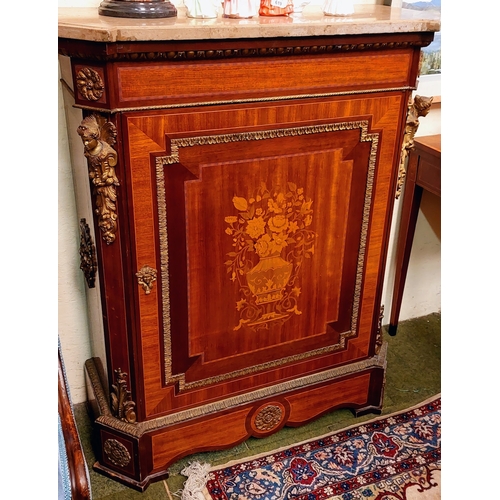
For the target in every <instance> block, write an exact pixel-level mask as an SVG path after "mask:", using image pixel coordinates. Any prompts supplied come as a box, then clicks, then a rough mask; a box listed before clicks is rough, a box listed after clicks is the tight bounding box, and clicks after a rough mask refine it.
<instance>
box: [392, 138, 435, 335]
mask: <svg viewBox="0 0 500 500" xmlns="http://www.w3.org/2000/svg"><path fill="white" fill-rule="evenodd" d="M414 144H415V148H414V149H413V150H412V151H411V153H410V155H409V158H408V172H407V176H406V186H405V190H404V194H403V201H402V203H403V205H402V209H401V222H400V227H399V235H398V241H397V249H396V276H395V279H394V293H393V296H392V307H391V317H390V323H389V335H396V331H397V328H398V321H399V313H400V311H401V302H402V300H403V292H404V287H405V281H406V274H407V272H408V264H409V262H410V254H411V246H412V243H413V236H414V234H415V227H416V225H417V217H418V210H419V208H420V200H421V199H422V192H423V190H424V189H425V190H427V191H429V192H431V193H433V194H435V195H437V196H441V134H438V135H429V136H425V137H417V138H415V140H414Z"/></svg>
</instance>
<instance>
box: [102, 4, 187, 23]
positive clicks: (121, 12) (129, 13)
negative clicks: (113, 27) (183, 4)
mask: <svg viewBox="0 0 500 500" xmlns="http://www.w3.org/2000/svg"><path fill="white" fill-rule="evenodd" d="M99 14H100V15H101V16H111V17H133V18H136V19H156V18H161V17H176V16H177V9H176V8H175V6H174V5H173V4H171V3H170V2H169V1H168V0H149V1H148V2H139V1H136V0H104V1H103V2H101V5H100V6H99Z"/></svg>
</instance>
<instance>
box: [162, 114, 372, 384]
mask: <svg viewBox="0 0 500 500" xmlns="http://www.w3.org/2000/svg"><path fill="white" fill-rule="evenodd" d="M345 131H354V132H356V135H357V141H358V142H360V143H367V144H368V145H369V149H368V155H367V158H366V163H367V166H366V168H367V174H366V176H365V180H364V183H365V186H364V190H365V195H364V201H363V208H362V211H363V214H364V215H363V217H362V225H361V233H360V234H358V244H357V251H358V259H357V271H356V276H357V279H356V276H355V277H354V278H355V282H356V284H355V287H354V290H353V296H352V311H351V317H350V325H349V327H348V328H347V329H346V330H344V331H343V332H342V334H341V336H340V338H339V341H338V342H335V343H333V344H332V343H330V344H329V345H326V346H324V347H320V348H316V349H311V350H307V351H305V352H301V353H299V354H293V355H290V356H283V357H281V358H280V359H275V360H273V361H270V362H265V363H260V364H259V363H257V364H252V365H251V366H247V367H244V368H241V369H235V370H233V371H231V372H229V373H227V374H218V375H217V376H215V377H206V378H202V379H200V380H193V381H190V382H187V381H186V379H185V377H184V374H180V375H175V374H174V372H173V369H172V355H171V353H172V337H171V324H170V298H171V293H172V291H171V284H170V273H169V254H170V248H169V228H168V222H167V211H168V210H167V206H166V204H165V199H166V191H165V182H166V178H165V176H166V175H168V171H169V170H168V169H166V168H165V167H167V166H169V165H175V164H178V163H179V162H181V158H182V157H183V154H184V151H185V150H186V149H191V148H197V147H204V146H207V145H220V144H227V143H242V144H247V143H252V142H254V141H273V140H279V139H283V138H293V137H300V136H306V135H307V136H312V135H314V134H332V138H333V136H334V134H336V133H338V132H345ZM377 147H378V134H373V133H369V132H368V122H367V121H352V122H340V123H330V124H323V125H314V126H304V127H291V128H280V129H267V130H259V131H254V132H245V133H235V134H222V135H217V134H215V135H207V136H197V137H189V138H179V139H172V140H171V142H170V150H171V154H170V155H168V156H161V157H157V159H156V175H157V192H158V214H159V224H160V251H161V259H162V266H161V268H162V297H163V311H164V314H163V318H164V324H163V327H164V341H165V371H166V376H167V381H168V382H174V381H175V382H179V387H180V389H181V390H187V389H191V388H194V387H200V386H203V385H207V384H213V383H216V382H219V381H221V380H226V379H229V378H234V377H237V376H242V375H248V374H250V373H255V372H258V371H262V370H265V369H268V368H273V367H278V366H280V365H284V364H286V363H289V362H291V361H298V360H302V359H307V358H309V357H313V356H317V355H320V354H326V353H328V352H332V351H335V350H338V349H342V348H343V347H344V346H345V342H346V339H347V338H348V337H349V336H351V335H353V334H354V333H355V332H356V326H357V318H358V314H359V300H360V291H361V274H362V268H363V264H364V255H365V245H366V237H367V227H368V214H369V211H370V205H371V199H372V184H373V175H374V170H375V158H376V154H377ZM339 155H340V156H339ZM314 162H319V164H322V165H325V167H324V168H326V169H328V167H327V166H328V165H336V167H334V168H333V170H335V171H337V170H338V172H339V174H338V175H341V176H342V175H347V177H345V178H338V179H337V180H334V182H335V183H336V184H337V185H338V186H345V187H340V190H341V191H342V190H349V187H348V186H349V185H350V182H351V180H350V175H351V174H348V173H347V172H349V171H350V169H351V168H352V166H350V164H349V162H347V163H344V162H342V161H341V153H340V150H337V152H334V151H332V152H325V153H320V152H318V153H310V154H306V153H304V155H300V154H297V155H294V156H292V157H286V158H284V159H281V160H280V159H279V158H278V159H272V158H271V159H263V158H260V159H259V160H258V164H259V168H261V170H262V172H281V173H280V174H279V175H280V176H281V177H283V176H287V175H289V174H287V173H286V172H288V170H289V169H290V168H291V169H292V170H290V172H297V173H298V172H300V171H301V169H302V171H303V172H304V170H303V169H304V168H305V167H304V165H307V164H309V163H311V164H314ZM253 165H254V163H253V162H252V160H251V159H249V160H248V161H244V160H240V161H237V162H236V163H234V164H232V163H231V162H226V163H224V164H222V165H216V164H213V165H212V164H205V166H204V167H203V175H202V182H201V183H200V182H189V183H188V185H187V196H188V200H191V197H192V202H191V201H189V202H188V206H191V205H194V206H197V207H199V208H200V211H201V213H204V210H205V209H206V210H207V211H208V210H209V209H210V210H211V209H212V208H211V207H212V206H211V205H206V206H203V201H202V200H206V199H208V198H209V197H208V196H206V195H207V194H208V193H209V192H210V190H211V189H212V188H211V187H210V186H211V185H212V184H211V182H212V181H211V180H210V179H211V178H212V177H211V176H213V175H217V174H216V173H215V172H216V171H218V169H221V168H222V169H223V170H224V172H225V173H224V175H225V176H230V175H231V174H230V172H231V170H232V169H233V168H236V166H237V168H238V169H239V171H240V172H245V169H249V170H248V172H249V173H250V172H251V171H252V170H253V169H254V168H255V167H254V166H253ZM227 169H229V170H227ZM342 172H343V173H342ZM221 175H222V174H221ZM266 175H267V174H266ZM290 175H293V174H290ZM300 175H303V174H300ZM308 175H312V177H311V178H309V180H308V181H307V182H308V183H312V182H313V178H314V175H319V174H318V172H316V174H314V173H312V172H310V173H309V174H308ZM331 175H334V176H335V175H336V174H334V173H331ZM189 178H190V179H191V178H192V177H189ZM304 179H306V178H304ZM333 179H334V178H332V180H333ZM256 180H258V179H256ZM293 181H294V179H293V178H292V177H290V180H289V181H288V182H287V183H286V184H285V185H284V187H283V190H282V191H280V190H277V189H276V186H275V187H274V188H272V189H271V190H268V188H267V185H266V187H264V183H262V184H260V183H259V184H257V185H258V186H259V185H260V187H258V188H257V190H255V189H251V190H250V192H249V193H248V194H247V195H246V197H245V198H244V197H243V196H239V195H240V194H243V193H241V192H239V191H237V190H235V188H233V187H229V189H228V191H231V198H230V199H231V205H232V210H235V211H236V212H237V213H238V212H239V215H237V216H235V215H229V212H227V211H225V212H224V213H223V214H221V218H222V219H223V220H224V222H225V226H224V229H223V231H224V233H223V234H222V236H221V237H218V238H219V239H218V240H217V241H219V240H220V241H221V242H222V241H223V239H226V238H227V239H228V240H229V241H228V242H227V243H228V244H227V246H226V248H228V250H229V251H225V252H224V253H222V254H220V255H219V257H218V259H223V260H221V263H222V262H223V263H224V264H223V265H224V266H225V269H224V274H225V275H227V276H225V278H224V279H226V280H229V281H231V278H233V273H234V277H235V278H237V277H238V275H239V278H241V281H238V283H237V284H235V286H234V287H232V296H234V297H235V299H234V300H233V301H232V305H231V303H228V304H227V309H228V311H230V310H233V311H235V312H236V314H233V315H231V314H227V311H226V312H225V313H224V319H226V318H228V317H229V318H231V319H230V320H229V321H231V323H227V326H226V327H224V328H225V330H224V332H223V337H221V338H222V339H223V341H224V342H225V343H227V342H228V335H227V334H226V332H227V331H233V332H235V333H234V334H233V335H237V333H238V330H240V329H242V328H249V329H260V328H264V329H266V328H267V329H269V328H270V326H271V324H272V326H273V327H275V326H280V325H282V324H283V322H284V321H286V320H288V319H290V317H291V316H296V317H297V318H300V320H302V321H307V319H305V318H306V316H302V310H301V309H300V308H301V307H302V308H303V307H304V305H300V295H301V285H300V279H299V278H300V268H301V266H302V268H305V267H306V266H307V265H309V263H310V262H313V261H314V260H317V259H315V257H314V244H315V241H316V238H318V241H321V236H322V235H321V229H320V227H321V224H323V225H324V224H325V223H326V219H324V220H323V219H320V223H319V225H318V229H316V228H315V227H314V226H313V225H312V224H313V222H312V221H313V213H314V210H318V208H314V209H313V206H314V201H315V200H314V199H313V198H310V197H309V195H308V193H307V190H306V189H305V188H304V187H303V185H302V184H301V183H294V182H293ZM213 182H214V183H215V182H217V180H216V179H215V178H214V180H213ZM339 183H340V184H339ZM202 184H206V186H207V187H206V188H203V189H205V190H206V192H205V191H204V190H203V189H202V188H201V185H202ZM326 184H328V183H326ZM213 185H214V186H215V184H213ZM311 185H312V184H311ZM235 187H236V185H235ZM198 188H199V189H202V191H199V192H198V193H197V189H198ZM214 189H215V187H214ZM259 190H260V191H259ZM259 193H260V194H259ZM259 196H260V198H261V200H260V201H261V202H262V198H263V197H264V196H266V200H267V210H270V211H269V212H268V214H271V215H272V216H273V217H274V219H270V220H273V221H274V223H273V222H271V226H269V222H268V221H265V222H266V224H267V226H268V227H267V229H269V232H270V234H267V237H268V238H269V241H267V239H266V242H267V243H270V242H272V241H274V245H275V248H279V245H281V247H282V250H283V252H282V255H283V256H288V257H286V258H284V257H279V258H278V255H276V252H275V255H274V258H275V259H276V260H278V259H281V260H280V264H281V265H282V266H284V267H285V271H284V273H285V274H287V272H288V271H286V269H288V270H290V268H292V269H293V271H290V276H289V278H290V280H291V281H290V280H289V282H288V283H287V284H284V283H282V284H281V288H280V289H279V290H277V291H276V292H274V293H275V294H276V295H279V296H280V297H279V298H280V300H281V301H282V303H285V304H288V307H286V308H285V307H283V308H282V309H280V310H278V309H277V308H276V303H277V301H274V302H272V301H271V299H272V297H271V298H269V300H268V298H264V299H263V298H262V296H261V298H260V299H259V297H257V296H256V294H255V293H254V292H252V288H251V287H252V285H251V284H249V282H248V280H247V277H246V276H245V274H248V272H250V270H251V269H253V268H254V267H255V266H256V265H258V263H257V262H259V259H257V258H255V260H254V261H252V259H251V258H250V253H253V256H252V257H256V255H257V254H258V249H259V248H262V249H263V248H264V243H265V242H259V241H257V240H256V241H255V242H253V243H252V245H253V247H252V250H253V251H252V252H246V253H247V254H248V259H247V262H255V264H253V263H252V264H249V263H246V264H243V266H240V265H239V263H236V264H235V263H234V259H237V258H240V259H241V258H242V255H240V256H239V257H237V256H236V255H234V254H236V253H237V252H235V251H234V248H233V247H232V244H233V243H235V242H234V239H235V238H234V236H235V234H234V232H235V231H240V233H238V235H239V236H240V237H241V238H243V239H245V238H246V240H245V241H248V239H249V238H250V234H248V232H245V231H242V230H241V228H239V229H237V228H236V226H235V224H236V223H237V221H246V224H247V226H246V227H247V228H248V222H249V221H252V220H254V221H255V225H256V226H257V225H258V224H259V222H258V219H259V217H260V215H257V210H259V207H257V198H258V197H259ZM322 196H323V197H325V196H326V194H325V193H324V194H323V195H322ZM194 197H197V199H199V200H200V201H199V202H198V201H195V198H194ZM330 198H331V197H330ZM334 198H335V197H333V198H331V199H328V202H326V201H323V204H324V203H327V204H326V205H324V208H323V210H324V211H325V212H327V213H328V216H331V214H332V213H334V211H335V203H334V201H332V200H334ZM243 200H245V201H243ZM251 200H255V201H253V203H250V201H251ZM245 202H246V206H245ZM289 202H291V203H292V205H291V206H288V203H289ZM200 203H202V204H201V205H200ZM280 204H281V205H280ZM250 205H252V206H253V208H252V207H250ZM265 206H266V204H265V203H264V204H262V203H261V207H260V209H261V210H262V212H259V214H263V213H264V212H263V207H265ZM280 207H281V208H280ZM238 208H242V209H243V208H246V209H247V210H240V211H238ZM283 209H284V210H285V212H286V211H287V210H288V209H291V211H292V212H290V213H296V220H292V219H287V221H288V222H287V224H289V226H288V228H289V232H290V231H291V228H293V229H294V230H295V232H297V231H299V228H300V229H301V231H302V233H300V238H301V240H300V242H301V243H302V244H301V245H300V246H299V245H298V243H299V241H298V240H294V239H293V237H292V236H293V235H291V234H290V235H289V237H287V238H286V239H283V238H284V237H285V236H286V235H285V233H283V234H282V233H280V232H279V231H272V229H279V228H278V224H279V223H281V224H285V222H284V219H283V218H281V215H282V214H281V213H280V212H279V211H280V210H283ZM346 209H347V207H344V208H342V210H346ZM248 210H250V211H248ZM252 210H255V213H253V212H252ZM272 210H275V212H273V211H272ZM294 211H295V212H294ZM242 214H243V215H242ZM297 214H298V215H297ZM299 215H300V217H299ZM278 216H280V217H278ZM233 217H236V222H232V221H234V219H233ZM245 217H246V218H245ZM341 219H342V220H344V218H341ZM228 221H229V222H228ZM199 224H203V222H201V221H198V222H195V221H191V222H189V227H196V228H199ZM231 224H232V227H231ZM261 225H262V223H261ZM295 226H297V229H295ZM228 229H229V230H228ZM254 229H255V231H256V232H255V234H257V233H258V231H259V229H256V228H255V227H254ZM339 230H340V229H339ZM193 231H194V230H193ZM323 231H324V229H323ZM345 231H346V227H344V228H343V229H342V230H341V233H342V232H345ZM230 232H232V233H233V234H229V233H230ZM250 232H251V230H250ZM318 233H319V235H318ZM273 235H274V236H273ZM207 236H208V233H207ZM261 236H264V234H262V235H261ZM188 238H189V235H188ZM272 238H274V240H273V239H272ZM280 238H281V239H280ZM302 238H305V240H304V239H302ZM323 238H324V236H323ZM292 240H293V242H292ZM278 241H279V242H280V243H279V244H278ZM221 244H222V243H221ZM246 245H247V250H248V245H250V243H246ZM256 245H257V246H256ZM260 245H262V247H261V246H260ZM288 246H289V247H290V248H287V247H288ZM296 247H299V251H297V248H296ZM285 248H287V250H288V253H287V252H285V251H284V250H285ZM256 250H257V251H256ZM262 251H263V252H264V253H265V251H264V250H262ZM269 255H271V254H269ZM192 258H193V259H194V260H193V261H192V262H191V263H190V265H191V266H192V268H193V269H198V268H199V267H200V266H201V267H205V268H206V267H209V266H211V265H212V264H211V262H212V261H209V260H203V259H202V260H199V259H198V260H196V258H195V257H192ZM231 259H233V261H231ZM287 259H288V260H287ZM303 261H306V262H303ZM260 262H262V260H260ZM290 264H291V266H290ZM325 265H326V266H327V267H324V266H325ZM328 265H330V266H331V265H332V264H331V263H330V264H327V263H326V262H325V263H318V266H319V267H323V268H324V272H325V273H326V274H329V273H332V272H334V271H333V269H331V268H329V267H328ZM337 265H341V261H338V264H337ZM235 266H236V267H235ZM245 266H246V267H245ZM277 268H278V264H277V263H272V265H271V266H269V269H270V270H268V271H267V273H268V274H269V276H271V277H273V276H274V277H275V276H277V273H278V271H277ZM318 269H319V268H318ZM280 272H281V271H280ZM317 272H318V273H320V272H321V271H319V270H318V271H317ZM269 276H268V279H269ZM243 278H245V280H246V283H244V282H243ZM292 278H293V280H292ZM214 280H217V278H216V277H215V275H214V278H213V279H212V280H211V281H210V283H211V285H210V286H211V290H212V293H213V294H215V293H216V292H215V289H214V288H213V282H214ZM234 281H236V279H235V280H234ZM193 287H194V285H193ZM227 288H228V287H227V286H226V285H224V289H227ZM230 288H231V287H230ZM246 297H248V299H246ZM259 300H260V303H259ZM245 301H248V302H250V301H253V302H252V304H251V305H252V306H253V308H254V310H256V311H257V313H256V315H255V317H254V321H253V322H252V320H248V317H245V316H244V313H245V306H246V305H247V304H245ZM273 304H274V306H273ZM299 305H300V307H299ZM337 307H338V304H337ZM197 309H198V310H200V311H201V312H200V313H199V316H198V317H199V318H200V321H203V328H204V329H206V330H207V331H211V330H210V328H212V329H214V328H215V329H216V328H219V327H218V326H216V325H214V324H213V323H211V319H212V318H211V317H210V313H209V311H208V310H207V311H204V309H203V304H202V300H199V301H198V300H197ZM281 310H284V313H281ZM331 314H333V317H335V316H336V315H337V314H338V312H335V311H334V310H332V311H331ZM232 318H234V319H232ZM325 319H326V317H325ZM247 320H248V321H247ZM252 323H253V324H252ZM191 324H192V325H193V326H192V329H193V330H194V329H195V325H196V318H194V319H193V318H192V319H191ZM201 324H202V323H200V325H201ZM211 325H212V326H211ZM200 328H201V326H200ZM318 328H319V327H318ZM322 328H324V326H323V327H322ZM213 331H216V330H212V332H213ZM195 337H196V335H194V334H193V339H194V340H193V346H194V347H193V348H192V349H193V351H195V352H196V350H197V349H201V348H202V347H201V344H200V347H199V348H198V347H196V342H203V339H202V338H200V339H199V340H197V339H196V338H195ZM235 338H236V337H235ZM291 338H293V337H291ZM296 338H297V340H298V337H296ZM210 344H212V345H213V346H215V348H216V349H217V350H218V352H220V350H221V348H222V347H223V346H221V345H219V344H216V343H215V342H214V340H213V337H212V338H211V342H210ZM203 352H204V359H205V361H207V360H210V359H214V360H215V359H216V358H215V357H214V355H215V354H211V352H210V350H209V348H208V347H204V348H203Z"/></svg>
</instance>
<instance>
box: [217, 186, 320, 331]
mask: <svg viewBox="0 0 500 500" xmlns="http://www.w3.org/2000/svg"><path fill="white" fill-rule="evenodd" d="M232 201H233V205H234V208H236V209H237V210H238V215H230V216H227V217H226V218H225V222H226V223H227V224H228V227H227V228H226V233H227V234H228V235H229V236H232V239H233V244H232V246H233V247H234V250H235V251H233V252H228V254H227V256H228V257H229V260H227V261H226V262H225V264H226V267H227V271H228V273H230V274H231V276H230V279H231V280H232V281H233V282H237V283H238V285H239V287H240V293H241V296H242V298H241V300H240V301H239V302H238V303H237V310H238V311H240V313H241V317H240V322H239V324H238V326H237V327H236V328H235V329H239V328H241V326H242V325H246V326H248V327H259V328H261V327H263V328H267V323H268V322H270V321H276V320H286V319H287V318H288V317H290V315H291V314H301V311H300V309H299V308H298V303H297V297H298V296H299V295H300V287H299V286H298V284H297V283H298V281H299V270H300V267H301V264H302V260H303V258H304V257H308V258H310V257H311V256H312V255H313V253H314V241H315V239H316V233H315V232H314V230H313V229H312V228H311V224H312V220H313V218H312V213H313V210H312V208H311V206H312V200H310V199H308V198H306V196H305V195H304V189H303V188H299V187H297V185H296V184H294V183H293V182H288V184H287V189H286V190H285V189H281V188H280V187H279V186H277V187H274V188H273V189H271V190H269V189H267V186H266V184H265V183H264V182H263V183H261V186H260V187H259V188H258V189H257V190H256V191H255V192H254V193H253V195H252V196H250V197H249V198H248V199H247V198H243V197H240V196H235V197H234V198H233V200H232Z"/></svg>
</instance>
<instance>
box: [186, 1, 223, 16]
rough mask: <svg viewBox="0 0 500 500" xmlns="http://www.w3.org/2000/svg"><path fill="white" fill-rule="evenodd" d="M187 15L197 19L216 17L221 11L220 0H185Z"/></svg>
mask: <svg viewBox="0 0 500 500" xmlns="http://www.w3.org/2000/svg"><path fill="white" fill-rule="evenodd" d="M184 5H185V6H186V15H187V16H188V17H192V18H196V19H214V18H216V17H217V15H218V13H219V7H220V3H219V2H218V0H184Z"/></svg>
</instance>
